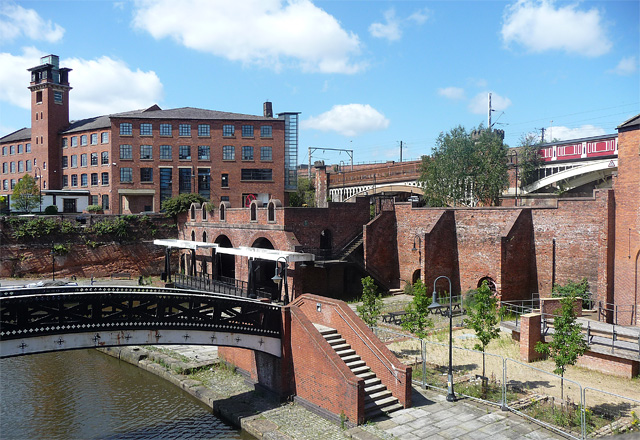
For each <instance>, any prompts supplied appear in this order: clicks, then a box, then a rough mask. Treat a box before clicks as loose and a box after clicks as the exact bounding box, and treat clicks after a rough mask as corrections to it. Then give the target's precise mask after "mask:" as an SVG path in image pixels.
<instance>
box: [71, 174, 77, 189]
mask: <svg viewBox="0 0 640 440" xmlns="http://www.w3.org/2000/svg"><path fill="white" fill-rule="evenodd" d="M71 186H72V187H74V186H78V175H77V174H72V175H71Z"/></svg>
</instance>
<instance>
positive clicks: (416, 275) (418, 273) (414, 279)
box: [411, 269, 421, 285]
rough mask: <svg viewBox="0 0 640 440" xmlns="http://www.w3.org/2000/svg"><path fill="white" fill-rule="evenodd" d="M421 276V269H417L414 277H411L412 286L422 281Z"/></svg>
mask: <svg viewBox="0 0 640 440" xmlns="http://www.w3.org/2000/svg"><path fill="white" fill-rule="evenodd" d="M420 275H421V271H420V269H416V270H414V271H413V275H411V284H412V285H413V284H415V282H416V281H418V280H419V279H421V277H420Z"/></svg>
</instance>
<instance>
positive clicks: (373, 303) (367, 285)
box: [356, 277, 382, 327]
mask: <svg viewBox="0 0 640 440" xmlns="http://www.w3.org/2000/svg"><path fill="white" fill-rule="evenodd" d="M356 310H357V311H358V314H359V315H360V318H362V320H363V321H364V322H365V323H366V324H367V325H368V326H369V327H374V326H375V325H376V323H377V321H378V316H380V312H381V311H382V296H381V295H380V293H379V292H378V288H377V286H376V284H375V282H374V281H373V278H371V277H365V278H362V305H359V306H357V307H356Z"/></svg>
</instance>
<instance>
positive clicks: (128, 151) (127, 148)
mask: <svg viewBox="0 0 640 440" xmlns="http://www.w3.org/2000/svg"><path fill="white" fill-rule="evenodd" d="M120 159H133V150H132V148H131V145H120Z"/></svg>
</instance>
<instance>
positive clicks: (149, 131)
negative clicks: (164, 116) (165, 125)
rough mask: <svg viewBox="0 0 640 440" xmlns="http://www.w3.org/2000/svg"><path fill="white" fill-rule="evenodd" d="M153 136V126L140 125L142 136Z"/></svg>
mask: <svg viewBox="0 0 640 440" xmlns="http://www.w3.org/2000/svg"><path fill="white" fill-rule="evenodd" d="M151 135H153V125H151V124H149V123H147V122H143V123H142V124H140V136H151Z"/></svg>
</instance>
